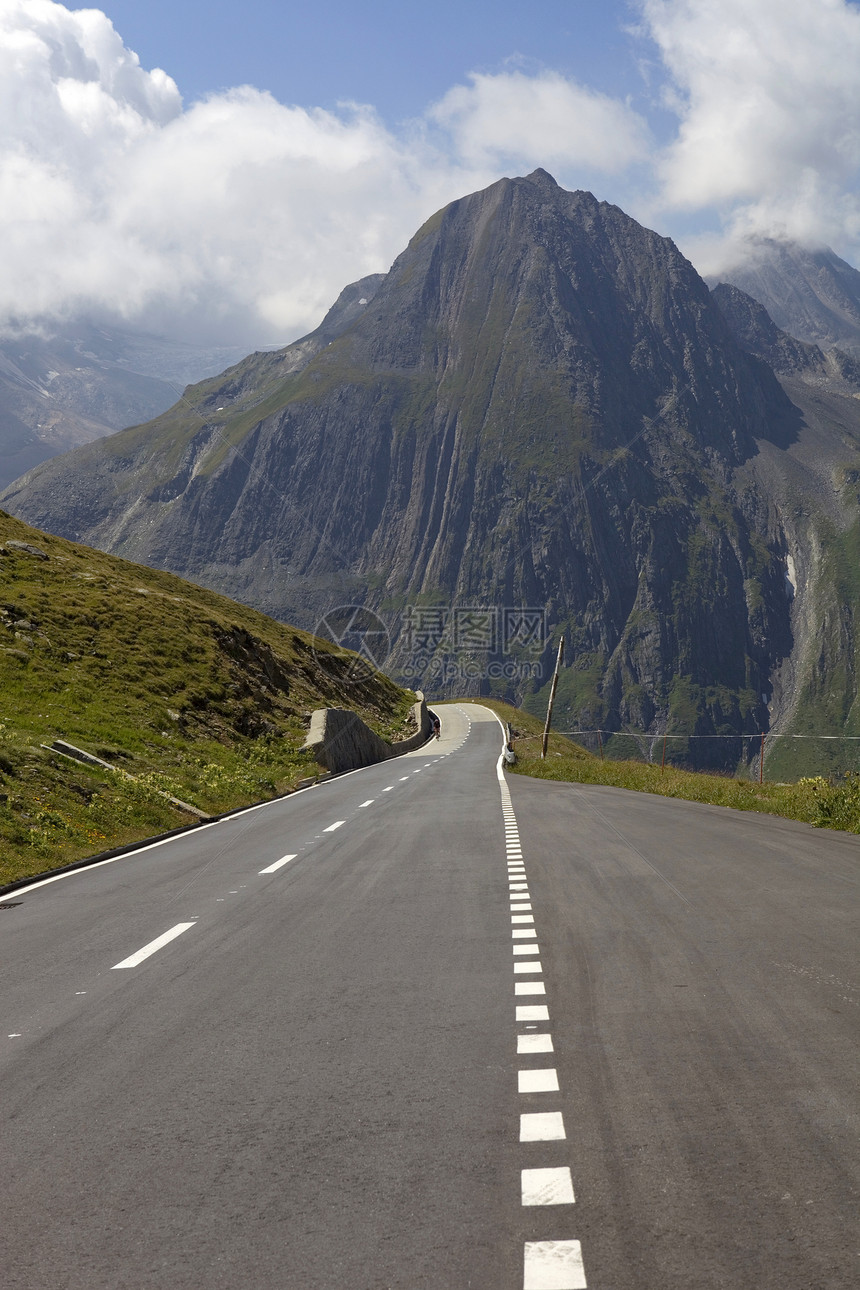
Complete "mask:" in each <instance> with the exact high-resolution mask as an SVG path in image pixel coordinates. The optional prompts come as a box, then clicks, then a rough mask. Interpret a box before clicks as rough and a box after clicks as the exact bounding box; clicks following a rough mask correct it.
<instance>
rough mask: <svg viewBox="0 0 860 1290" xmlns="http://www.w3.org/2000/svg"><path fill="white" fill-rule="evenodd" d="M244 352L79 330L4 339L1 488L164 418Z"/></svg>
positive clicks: (0, 357) (0, 344)
mask: <svg viewBox="0 0 860 1290" xmlns="http://www.w3.org/2000/svg"><path fill="white" fill-rule="evenodd" d="M241 356H242V355H241V352H240V351H238V350H231V349H228V348H224V347H221V348H218V347H210V348H204V347H198V346H193V345H181V344H178V343H177V342H175V341H166V340H162V339H160V338H159V337H154V336H146V335H143V334H141V333H135V332H129V331H119V330H116V329H111V330H108V329H105V328H102V327H96V326H93V325H92V324H87V323H78V324H75V325H71V324H67V325H64V326H59V327H53V328H50V329H48V330H46V333H45V334H44V335H41V334H34V333H24V334H22V335H20V336H13V337H6V338H4V339H0V488H3V487H5V486H6V485H7V484H11V483H12V481H13V480H15V479H17V478H18V476H19V475H23V474H24V473H25V472H26V471H28V470H30V469H31V467H33V466H35V465H38V463H39V462H41V461H46V460H47V459H48V458H49V457H54V456H56V455H57V454H58V453H61V452H67V451H68V450H69V449H70V448H74V447H77V446H78V445H79V444H82V443H89V442H90V441H91V440H93V439H100V438H102V437H103V436H104V435H108V434H113V433H114V432H115V431H117V430H122V429H123V428H124V427H125V426H129V425H134V424H136V423H138V422H141V421H148V420H150V419H151V418H152V417H154V416H157V415H158V414H159V413H160V412H164V411H165V410H166V409H167V408H169V407H170V406H171V405H172V404H173V403H175V402H176V397H177V395H178V394H180V393H181V392H182V390H183V388H184V387H185V386H186V385H187V384H188V383H189V382H190V381H197V380H200V378H201V377H204V376H211V375H214V374H215V373H216V372H219V371H221V370H222V368H224V367H225V366H226V365H227V364H228V363H230V362H233V361H235V360H236V359H237V358H240V357H241Z"/></svg>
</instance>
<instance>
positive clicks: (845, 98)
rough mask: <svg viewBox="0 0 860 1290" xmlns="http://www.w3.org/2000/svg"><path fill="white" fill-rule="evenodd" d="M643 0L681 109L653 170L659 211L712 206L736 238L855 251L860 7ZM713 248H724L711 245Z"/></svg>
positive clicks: (671, 101)
mask: <svg viewBox="0 0 860 1290" xmlns="http://www.w3.org/2000/svg"><path fill="white" fill-rule="evenodd" d="M640 2H641V7H642V11H643V15H644V18H645V21H646V24H647V29H648V31H649V33H650V34H651V36H652V37H653V39H654V40H655V41H656V43H657V45H658V47H659V50H660V53H661V56H662V59H663V63H664V65H665V68H666V69H667V71H668V73H669V76H670V78H671V80H670V84H669V86H668V87H667V93H666V96H665V102H666V104H667V105H668V106H669V107H670V108H671V109H672V110H673V111H675V112H676V113H677V115H678V117H679V129H678V133H677V136H676V138H675V139H674V140H673V141H672V142H671V143H670V145H669V146H668V148H667V149H666V150H665V152H664V155H663V157H662V159H661V163H660V165H659V171H658V173H659V177H660V180H661V183H662V198H661V202H662V206H663V209H664V211H666V210H673V209H674V210H676V211H683V210H686V211H700V210H702V209H703V208H708V207H714V208H716V209H717V210H719V211H720V212H721V213H722V216H723V218H724V220H725V222H726V226H727V233H728V238H729V242H730V243H731V244H733V245H735V246H736V245H737V244H739V243H742V242H743V240H744V239H745V238H747V237H750V236H753V237H754V236H755V235H761V234H767V235H772V236H777V237H789V238H796V239H798V240H800V241H805V242H832V243H834V244H836V245H837V246H841V247H842V248H843V251H846V252H847V251H850V250H851V249H852V248H853V249H854V250H855V252H856V250H857V249H858V244H860V202H858V196H857V188H858V179H860V77H858V74H857V69H858V67H860V10H858V8H857V7H856V6H855V5H853V4H849V3H846V0H814V2H813V0H640ZM711 254H712V256H716V257H717V258H719V256H720V254H721V253H720V251H719V249H718V247H717V246H715V245H713V242H712V245H711ZM723 254H729V252H728V251H726V252H723Z"/></svg>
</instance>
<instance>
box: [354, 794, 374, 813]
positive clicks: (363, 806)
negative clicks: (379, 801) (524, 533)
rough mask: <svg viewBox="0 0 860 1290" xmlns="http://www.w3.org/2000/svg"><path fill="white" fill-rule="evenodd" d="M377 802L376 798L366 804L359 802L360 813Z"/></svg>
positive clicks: (368, 800) (371, 798) (370, 798)
mask: <svg viewBox="0 0 860 1290" xmlns="http://www.w3.org/2000/svg"><path fill="white" fill-rule="evenodd" d="M375 800H376V799H375V798H373V797H369V798H368V799H367V801H366V802H359V804H358V809H359V810H360V811H363V810H364V808H365V806H372V805H373V803H374V802H375Z"/></svg>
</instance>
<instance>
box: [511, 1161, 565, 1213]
mask: <svg viewBox="0 0 860 1290" xmlns="http://www.w3.org/2000/svg"><path fill="white" fill-rule="evenodd" d="M521 1186H522V1197H523V1204H524V1205H572V1204H573V1202H574V1195H573V1182H572V1180H571V1177H570V1168H569V1166H568V1165H562V1166H561V1167H559V1168H553V1169H524V1170H523V1171H522V1184H521Z"/></svg>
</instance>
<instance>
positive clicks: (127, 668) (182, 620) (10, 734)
mask: <svg viewBox="0 0 860 1290" xmlns="http://www.w3.org/2000/svg"><path fill="white" fill-rule="evenodd" d="M21 544H23V545H21ZM28 546H29V547H33V548H35V549H36V553H34V552H32V551H28V550H27V549H26V548H27V547H28ZM39 553H41V554H39ZM45 557H47V558H45ZM353 663H354V656H352V655H348V654H346V653H345V652H341V651H338V650H336V649H335V648H334V647H331V646H328V645H326V644H325V643H324V642H321V641H317V640H314V638H312V637H311V636H309V635H307V634H306V633H304V632H300V631H297V630H294V629H293V628H290V627H287V626H284V625H283V624H281V623H276V622H274V621H273V620H272V619H269V618H266V617H265V616H264V615H263V614H260V613H257V612H256V611H254V610H252V609H247V608H245V607H244V606H241V605H238V604H235V603H234V602H233V601H231V600H228V599H227V598H226V597H224V596H219V595H216V594H215V593H213V592H210V591H206V590H204V589H203V588H201V587H197V586H194V585H192V584H190V583H188V582H185V581H183V580H182V579H181V578H177V577H174V576H172V575H170V574H165V573H160V572H156V571H155V570H152V569H148V568H144V567H142V566H140V565H134V564H130V563H128V562H127V561H125V560H120V559H117V558H116V557H113V556H108V555H104V554H103V553H101V552H99V551H94V550H92V549H90V548H88V547H83V546H78V545H76V544H75V543H72V542H67V541H65V540H63V539H62V538H57V537H52V536H49V535H48V534H46V533H42V532H40V531H39V530H36V529H33V528H30V527H29V526H28V525H26V524H23V523H21V522H20V521H18V520H15V519H13V518H12V517H11V516H9V515H7V514H6V513H5V512H3V511H0V884H2V883H4V882H9V881H11V880H13V879H15V878H18V877H23V876H26V875H28V874H32V873H38V872H41V871H43V870H47V869H50V868H52V867H55V866H57V865H60V864H64V863H67V862H68V861H71V860H76V859H79V858H81V857H84V856H87V855H92V854H94V853H97V852H99V851H103V850H105V849H107V848H110V847H113V846H118V845H123V844H125V843H126V842H130V841H135V840H137V839H138V838H141V837H145V836H147V835H151V834H153V833H156V832H160V831H163V830H167V829H170V828H175V827H178V826H180V825H183V824H188V823H191V822H193V819H194V817H193V816H192V815H190V814H189V813H188V812H186V811H183V810H181V809H178V808H177V807H176V806H174V805H172V804H171V803H170V802H169V801H168V800H167V798H166V797H165V794H170V795H172V796H174V797H176V798H178V799H180V800H181V801H183V802H185V803H189V804H191V805H192V806H194V807H196V808H197V809H198V810H200V811H203V812H206V813H213V814H214V813H217V812H219V811H224V810H229V809H231V808H233V807H236V806H240V805H244V804H247V803H249V802H252V801H259V800H262V799H265V798H270V797H273V796H275V795H276V794H278V793H281V792H285V791H287V790H288V789H289V788H290V787H292V786H293V785H294V784H295V783H296V782H297V781H298V780H300V779H302V778H305V777H308V776H311V775H314V774H316V773H317V767H316V764H315V762H314V761H313V758H312V757H310V756H309V755H308V754H306V753H302V752H300V745H301V743H302V741H303V739H304V737H305V733H306V729H307V719H308V716H309V714H310V712H311V711H312V710H313V709H314V708H318V707H323V706H332V707H349V708H351V709H354V710H355V711H357V712H358V713H359V714H360V715H361V716H362V718H363V719H364V720H365V721H366V722H367V723H368V725H370V726H371V727H372V728H373V729H374V730H376V731H377V732H378V733H379V734H381V735H383V736H384V737H386V738H394V737H401V736H402V735H403V734H404V733H406V732H410V733H411V731H409V717H410V714H409V709H410V705H411V703H413V702H414V695H413V694H412V693H411V692H410V691H406V690H402V689H400V688H398V687H397V686H395V685H394V684H393V683H392V682H391V681H389V680H388V679H387V678H386V677H383V676H380V675H377V676H375V677H373V678H370V679H366V680H363V681H361V682H360V683H356V682H355V681H354V680H353V679H352V674H351V669H352V666H353ZM57 739H63V740H65V741H67V742H69V743H71V744H74V745H75V746H76V747H78V748H82V749H84V750H85V751H87V752H89V753H92V754H95V755H96V756H98V757H100V758H102V759H103V760H105V761H107V762H110V763H111V764H112V765H113V766H115V767H116V768H117V769H116V771H111V770H102V769H99V768H97V767H91V766H84V765H81V764H79V763H76V762H73V761H70V760H68V759H66V758H64V757H62V756H59V755H58V754H57V753H56V752H51V751H47V750H46V748H45V747H44V746H43V745H51V744H52V743H53V742H54V741H55V740H57Z"/></svg>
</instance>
